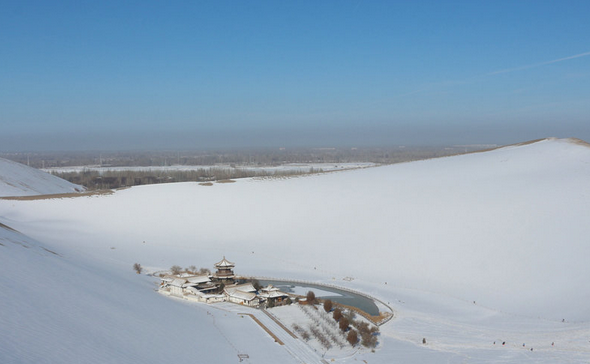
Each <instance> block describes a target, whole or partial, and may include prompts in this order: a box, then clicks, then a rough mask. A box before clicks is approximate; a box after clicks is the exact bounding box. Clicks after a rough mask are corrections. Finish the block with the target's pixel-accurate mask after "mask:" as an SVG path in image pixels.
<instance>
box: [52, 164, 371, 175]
mask: <svg viewBox="0 0 590 364" xmlns="http://www.w3.org/2000/svg"><path fill="white" fill-rule="evenodd" d="M376 165H377V164H375V163H371V162H353V163H286V164H281V165H278V166H253V165H236V166H232V165H229V164H215V165H201V166H187V165H171V166H147V167H138V166H130V167H111V166H75V167H52V168H46V169H44V171H45V172H48V173H72V172H77V173H80V172H84V171H96V172H100V173H103V172H125V171H135V172H179V171H182V172H187V171H198V170H202V169H204V170H241V171H251V172H265V173H273V172H277V173H280V172H298V173H307V172H310V171H324V172H330V171H341V170H348V169H357V168H367V167H374V166H376Z"/></svg>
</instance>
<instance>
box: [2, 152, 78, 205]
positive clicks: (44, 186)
mask: <svg viewBox="0 0 590 364" xmlns="http://www.w3.org/2000/svg"><path fill="white" fill-rule="evenodd" d="M83 190H84V187H82V186H79V185H75V184H73V183H70V182H68V181H65V180H63V179H61V178H58V177H55V176H53V175H51V174H49V173H46V172H43V171H40V170H38V169H35V168H31V167H28V166H25V165H24V164H20V163H16V162H13V161H10V160H8V159H4V158H0V197H7V196H33V195H50V194H57V193H71V192H80V191H83Z"/></svg>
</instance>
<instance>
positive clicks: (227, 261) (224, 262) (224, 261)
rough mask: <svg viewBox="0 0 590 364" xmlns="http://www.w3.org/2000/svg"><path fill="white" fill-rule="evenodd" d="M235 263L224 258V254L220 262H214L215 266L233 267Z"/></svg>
mask: <svg viewBox="0 0 590 364" xmlns="http://www.w3.org/2000/svg"><path fill="white" fill-rule="evenodd" d="M235 266H236V264H235V263H232V262H230V261H229V260H227V259H225V256H224V257H223V259H222V260H221V261H220V262H217V263H215V268H233V267H235Z"/></svg>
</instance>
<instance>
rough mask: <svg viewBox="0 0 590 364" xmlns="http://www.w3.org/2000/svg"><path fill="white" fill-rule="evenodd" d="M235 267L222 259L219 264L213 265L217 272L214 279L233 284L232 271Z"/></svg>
mask: <svg viewBox="0 0 590 364" xmlns="http://www.w3.org/2000/svg"><path fill="white" fill-rule="evenodd" d="M235 266H236V265H235V264H234V263H232V262H230V261H229V260H227V259H225V257H223V259H222V260H221V261H220V262H218V263H215V268H216V269H217V272H215V276H214V277H215V278H217V279H218V280H220V281H222V282H224V283H225V282H229V283H233V282H234V277H235V275H234V271H233V269H234V267H235Z"/></svg>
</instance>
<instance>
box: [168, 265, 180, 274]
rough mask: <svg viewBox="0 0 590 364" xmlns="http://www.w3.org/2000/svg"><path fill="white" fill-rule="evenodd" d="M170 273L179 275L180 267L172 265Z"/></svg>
mask: <svg viewBox="0 0 590 364" xmlns="http://www.w3.org/2000/svg"><path fill="white" fill-rule="evenodd" d="M170 272H172V274H180V273H181V272H182V267H181V266H179V265H173V266H172V267H170Z"/></svg>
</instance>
